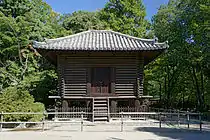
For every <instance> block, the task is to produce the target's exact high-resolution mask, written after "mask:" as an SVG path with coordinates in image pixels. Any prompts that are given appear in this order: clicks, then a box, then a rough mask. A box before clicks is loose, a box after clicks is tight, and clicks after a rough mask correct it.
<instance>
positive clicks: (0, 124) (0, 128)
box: [0, 111, 4, 132]
mask: <svg viewBox="0 0 210 140" xmlns="http://www.w3.org/2000/svg"><path fill="white" fill-rule="evenodd" d="M3 121H4V118H3V111H2V112H1V122H0V132H2V128H3Z"/></svg>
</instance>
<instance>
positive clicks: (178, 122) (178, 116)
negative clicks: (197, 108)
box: [177, 110, 180, 127]
mask: <svg viewBox="0 0 210 140" xmlns="http://www.w3.org/2000/svg"><path fill="white" fill-rule="evenodd" d="M177 113H178V114H177V119H178V121H177V125H178V127H179V125H180V111H179V110H178V111H177Z"/></svg>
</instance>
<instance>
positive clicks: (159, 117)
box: [159, 113, 162, 128]
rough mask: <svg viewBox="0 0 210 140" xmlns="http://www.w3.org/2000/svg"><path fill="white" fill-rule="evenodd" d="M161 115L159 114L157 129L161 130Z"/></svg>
mask: <svg viewBox="0 0 210 140" xmlns="http://www.w3.org/2000/svg"><path fill="white" fill-rule="evenodd" d="M161 127H162V126H161V113H159V128H161Z"/></svg>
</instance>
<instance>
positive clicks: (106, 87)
mask: <svg viewBox="0 0 210 140" xmlns="http://www.w3.org/2000/svg"><path fill="white" fill-rule="evenodd" d="M91 93H92V95H98V96H104V95H106V94H107V93H110V68H107V67H99V68H92V72H91Z"/></svg>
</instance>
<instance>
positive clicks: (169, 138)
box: [0, 131, 210, 140]
mask: <svg viewBox="0 0 210 140" xmlns="http://www.w3.org/2000/svg"><path fill="white" fill-rule="evenodd" d="M160 133H161V134H160ZM209 138H210V134H209V133H192V132H163V131H162V132H158V133H153V132H66V131H64V132H53V131H45V132H2V133H0V140H198V139H200V140H209Z"/></svg>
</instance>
